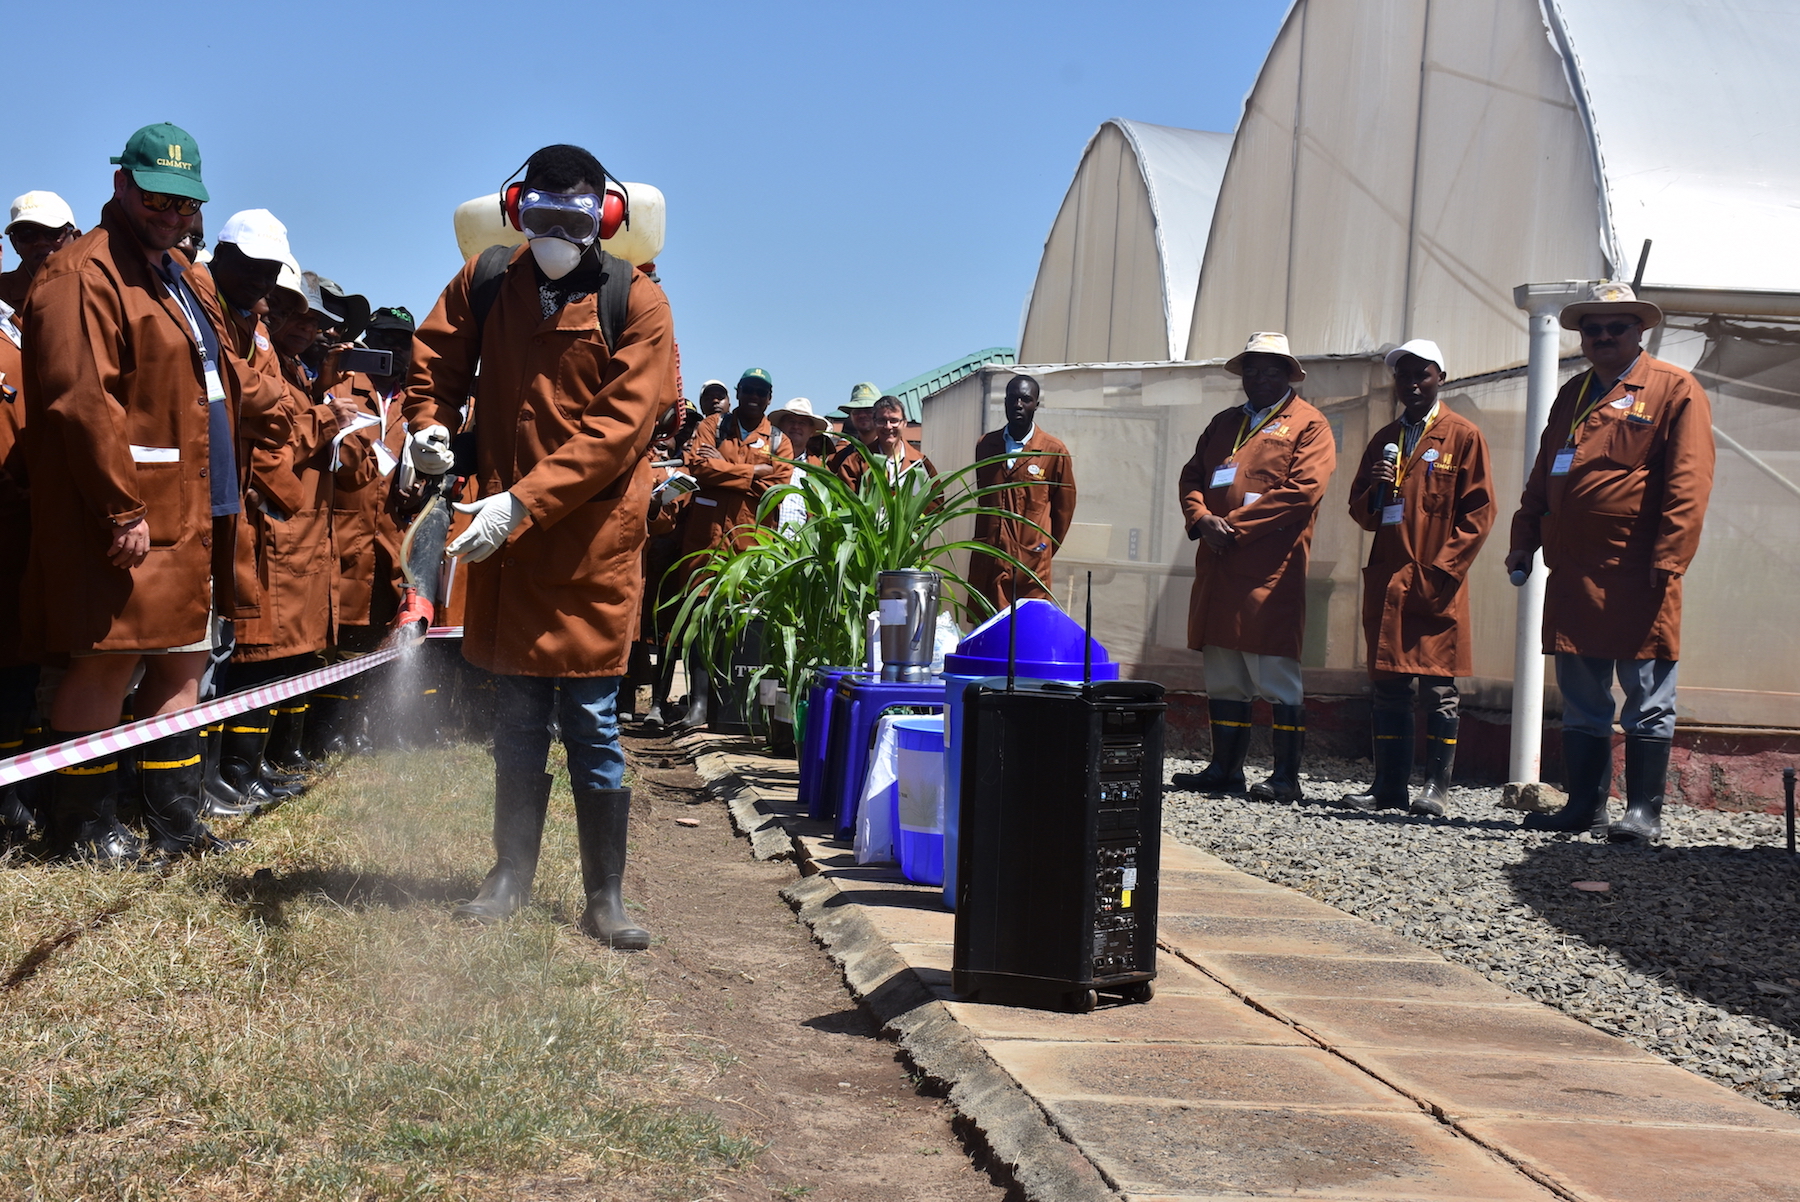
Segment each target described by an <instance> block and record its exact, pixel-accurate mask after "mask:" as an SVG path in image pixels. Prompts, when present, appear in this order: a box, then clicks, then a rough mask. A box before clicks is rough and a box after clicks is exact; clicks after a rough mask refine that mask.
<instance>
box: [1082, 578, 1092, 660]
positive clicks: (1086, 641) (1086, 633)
mask: <svg viewBox="0 0 1800 1202" xmlns="http://www.w3.org/2000/svg"><path fill="white" fill-rule="evenodd" d="M1081 683H1082V684H1084V685H1090V684H1093V683H1094V571H1093V569H1092V568H1089V569H1088V574H1087V617H1086V618H1085V619H1084V620H1083V621H1082V623H1081Z"/></svg>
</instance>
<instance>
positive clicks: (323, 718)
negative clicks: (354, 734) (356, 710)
mask: <svg viewBox="0 0 1800 1202" xmlns="http://www.w3.org/2000/svg"><path fill="white" fill-rule="evenodd" d="M339 687H340V686H337V685H327V686H326V687H325V688H323V689H321V690H319V691H318V692H317V693H313V694H311V695H310V697H309V699H308V702H307V705H308V709H307V714H306V730H305V734H304V736H303V740H302V743H301V746H302V747H303V748H304V749H305V751H306V758H307V759H309V760H311V761H313V762H314V763H315V764H316V763H322V762H324V761H325V760H328V759H331V758H332V757H334V756H340V755H343V754H344V753H345V752H346V751H348V750H349V749H350V740H349V737H348V735H347V733H346V731H345V721H344V719H345V716H346V714H347V713H348V708H347V707H348V703H349V700H350V698H349V696H348V695H347V694H344V693H341V692H338V691H337V689H338V688H339Z"/></svg>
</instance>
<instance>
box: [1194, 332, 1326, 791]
mask: <svg viewBox="0 0 1800 1202" xmlns="http://www.w3.org/2000/svg"><path fill="white" fill-rule="evenodd" d="M1225 368H1226V370H1227V371H1231V372H1234V373H1236V374H1237V375H1240V376H1242V377H1243V380H1244V398H1245V400H1244V404H1242V405H1236V406H1233V407H1232V408H1230V409H1226V410H1224V411H1223V412H1221V413H1220V414H1219V415H1218V416H1217V417H1215V418H1213V420H1212V422H1211V423H1210V424H1209V425H1208V426H1207V427H1206V430H1205V431H1204V432H1203V433H1202V434H1201V435H1200V441H1199V442H1198V443H1197V444H1196V445H1195V447H1194V457H1193V458H1192V459H1190V460H1189V461H1188V463H1187V466H1186V467H1184V468H1182V469H1181V483H1180V486H1179V487H1180V496H1181V510H1182V516H1183V517H1184V518H1185V520H1186V522H1187V530H1188V537H1189V538H1190V539H1193V540H1196V541H1198V542H1199V543H1200V544H1201V545H1200V548H1199V550H1198V551H1197V552H1196V554H1195V556H1194V590H1193V595H1192V596H1191V598H1190V599H1189V601H1188V646H1189V647H1192V648H1193V649H1195V650H1197V651H1199V652H1201V654H1202V655H1204V656H1205V657H1206V666H1205V670H1206V697H1207V709H1208V712H1209V716H1210V717H1211V719H1212V737H1213V759H1212V763H1211V764H1209V765H1208V766H1207V768H1206V770H1205V771H1204V772H1201V773H1198V774H1197V775H1194V776H1188V777H1186V778H1185V779H1183V778H1177V784H1176V787H1177V788H1193V789H1198V790H1201V791H1204V792H1236V791H1238V790H1241V789H1242V788H1243V787H1244V753H1245V751H1246V750H1247V749H1248V747H1249V743H1250V713H1251V709H1250V706H1251V700H1252V698H1253V697H1256V696H1261V697H1263V698H1265V699H1266V700H1267V701H1268V702H1269V703H1270V704H1271V705H1272V706H1273V707H1274V711H1275V712H1274V717H1275V723H1274V732H1273V735H1274V747H1275V770H1274V772H1273V773H1272V774H1271V775H1270V776H1269V779H1268V780H1267V781H1264V782H1261V783H1259V784H1258V785H1257V786H1256V787H1255V788H1254V789H1252V790H1250V796H1252V797H1254V798H1257V799H1258V800H1261V801H1289V802H1291V801H1299V800H1300V799H1301V790H1300V757H1301V754H1302V752H1303V751H1304V750H1305V745H1306V709H1305V705H1304V701H1305V698H1304V696H1303V695H1302V688H1301V681H1300V644H1301V641H1302V638H1303V636H1304V635H1305V631H1306V565H1307V562H1308V558H1309V556H1310V554H1311V551H1312V532H1313V523H1314V522H1315V521H1316V520H1317V518H1318V514H1319V502H1320V501H1321V500H1322V499H1323V498H1324V496H1325V485H1326V482H1327V481H1329V480H1330V479H1331V472H1332V469H1333V468H1334V467H1336V466H1337V447H1336V444H1335V443H1334V442H1333V439H1332V434H1331V426H1330V424H1329V423H1327V422H1326V420H1325V416H1324V414H1322V413H1320V412H1319V411H1318V410H1317V409H1315V408H1313V407H1312V406H1311V405H1309V404H1307V403H1306V402H1305V401H1303V400H1301V399H1300V397H1299V395H1298V394H1297V393H1295V391H1294V389H1293V385H1295V384H1298V383H1299V382H1300V381H1302V380H1304V379H1306V371H1305V369H1303V368H1302V367H1301V366H1300V361H1299V360H1298V359H1296V358H1294V356H1293V355H1292V354H1290V353H1289V351H1288V341H1287V336H1286V335H1285V334H1268V333H1264V334H1252V335H1251V336H1250V341H1249V344H1248V345H1247V346H1246V347H1245V348H1244V351H1243V353H1241V354H1239V355H1237V356H1236V357H1234V358H1233V359H1231V360H1230V361H1229V362H1227V363H1226V364H1225Z"/></svg>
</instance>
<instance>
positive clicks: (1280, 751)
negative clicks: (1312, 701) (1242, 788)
mask: <svg viewBox="0 0 1800 1202" xmlns="http://www.w3.org/2000/svg"><path fill="white" fill-rule="evenodd" d="M1270 734H1271V738H1272V740H1273V742H1274V744H1275V770H1274V771H1273V772H1271V773H1270V774H1269V779H1268V780H1265V781H1263V782H1262V783H1261V784H1257V785H1252V786H1251V787H1250V798H1251V800H1253V801H1283V802H1296V801H1305V800H1306V794H1305V793H1304V792H1303V791H1302V790H1301V788H1300V757H1301V755H1302V753H1304V752H1305V751H1306V707H1305V706H1303V705H1278V706H1276V707H1275V724H1274V729H1273V730H1272V731H1271V732H1270Z"/></svg>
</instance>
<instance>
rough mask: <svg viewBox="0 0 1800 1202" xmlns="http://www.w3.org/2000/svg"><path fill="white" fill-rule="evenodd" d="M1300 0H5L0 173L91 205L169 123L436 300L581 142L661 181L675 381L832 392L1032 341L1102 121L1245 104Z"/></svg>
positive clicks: (405, 293)
mask: <svg viewBox="0 0 1800 1202" xmlns="http://www.w3.org/2000/svg"><path fill="white" fill-rule="evenodd" d="M1286 8H1287V0H1230V2H1225V0H1190V2H1188V3H1114V4H1109V5H1095V4H1070V3H1060V2H1059V3H1043V4H1031V5H1027V4H999V3H994V4H984V3H979V2H976V3H960V4H959V3H937V2H932V0H927V2H922V3H909V4H903V5H902V4H861V5H823V4H777V5H758V4H711V3H663V4H660V5H617V6H615V5H607V4H594V5H579V6H560V5H552V6H550V7H548V8H545V9H537V8H535V6H533V5H530V4H504V5H503V4H493V3H482V4H474V3H462V2H460V0H459V2H455V3H439V4H405V3H382V2H379V0H374V2H365V3H360V4H346V3H337V2H335V0H325V2H314V3H308V4H305V5H286V6H274V5H254V6H252V5H224V4H211V3H192V4H185V5H152V6H146V5H143V4H131V5H125V4H103V5H96V4H82V3H64V4H60V5H55V6H51V5H33V6H26V5H13V6H11V7H10V9H9V11H8V13H7V15H6V16H5V18H3V19H0V20H3V22H4V23H3V25H0V28H3V29H4V35H5V42H6V46H7V55H6V58H7V89H6V90H7V107H8V110H9V113H8V120H7V123H6V124H7V129H8V137H7V143H8V145H9V147H10V148H11V151H12V152H11V153H10V154H9V155H8V156H6V166H5V167H4V168H0V199H10V198H11V197H13V196H16V195H18V194H19V193H21V192H24V191H27V190H29V189H33V188H47V189H50V190H52V191H55V192H59V193H61V194H62V195H63V196H64V197H65V198H66V199H67V200H68V201H69V202H70V203H71V204H72V205H73V206H74V208H75V211H76V214H77V218H78V220H79V221H80V222H81V223H82V224H83V225H84V227H85V226H86V225H87V224H89V223H91V222H92V221H93V220H94V219H95V218H96V217H97V215H98V213H99V209H100V205H101V204H102V203H103V202H104V200H105V199H106V197H107V196H108V195H109V194H110V186H111V185H110V172H111V168H110V167H109V166H108V165H107V156H109V155H113V154H117V153H118V152H119V151H120V150H121V149H122V148H123V146H124V143H125V139H126V138H127V137H128V136H129V135H130V133H131V131H132V130H133V129H135V128H137V127H138V126H140V125H145V124H148V123H150V122H153V121H173V122H175V123H176V124H178V125H182V126H184V127H186V128H187V129H188V130H189V131H191V132H192V133H193V134H194V136H195V138H196V139H197V140H198V142H199V144H200V149H201V153H202V155H203V157H204V168H205V177H206V182H207V186H208V187H209V189H210V190H211V192H212V195H213V203H212V204H211V205H209V206H208V216H209V221H208V224H209V227H210V228H212V229H217V228H218V226H219V225H221V224H223V222H224V219H225V217H226V216H228V215H229V214H230V213H231V212H233V211H236V210H238V209H243V208H267V209H270V210H272V211H273V212H274V213H275V214H276V215H277V216H278V217H280V218H281V219H282V220H283V221H284V222H286V223H287V225H288V227H289V233H290V237H291V238H292V241H293V245H294V250H295V253H296V255H297V256H298V258H299V259H300V262H301V264H302V265H303V266H305V267H308V268H311V269H313V270H317V271H319V272H321V273H323V274H325V275H328V276H331V277H333V278H335V279H337V280H339V281H341V282H342V283H344V284H345V285H347V286H348V287H350V288H351V289H352V290H354V291H360V292H364V293H366V294H367V295H368V297H369V298H370V300H371V302H372V303H374V304H376V305H383V304H404V305H407V306H409V307H411V308H412V309H413V311H414V312H415V313H417V314H418V315H420V316H421V317H423V315H424V313H425V312H426V311H427V310H428V309H429V308H430V306H431V305H432V303H433V302H434V301H435V300H436V298H437V294H438V292H439V291H440V290H441V289H442V287H443V285H444V283H445V282H446V281H447V280H448V279H449V278H450V276H451V275H452V274H453V273H454V272H455V271H456V269H457V267H458V265H459V256H458V252H457V249H456V242H455V239H454V237H453V235H452V231H451V223H450V215H451V211H452V210H453V209H454V208H455V206H456V205H457V204H459V203H460V202H462V201H464V200H467V199H469V198H471V197H474V196H478V195H481V194H483V193H487V192H491V191H493V190H494V189H495V188H496V187H497V186H498V185H499V183H500V182H501V180H503V179H504V178H505V177H506V175H507V173H508V172H510V171H511V170H512V169H513V168H514V167H515V166H517V165H518V163H519V162H520V161H521V160H522V159H524V157H525V156H526V155H527V154H529V153H530V152H531V151H532V150H534V149H536V148H537V147H538V146H540V145H543V144H545V143H549V142H557V141H569V142H576V143H580V144H582V145H585V146H587V147H588V148H589V149H591V150H593V151H594V152H595V153H597V154H598V155H599V156H600V159H601V161H602V162H604V163H605V164H606V165H607V167H608V168H610V169H611V170H612V171H613V172H615V173H616V174H617V175H619V176H621V177H622V178H624V179H627V180H639V181H643V182H646V183H651V184H655V185H656V186H657V187H659V188H661V189H662V190H663V192H664V193H665V194H666V195H667V197H668V205H669V240H668V244H667V247H666V248H665V250H664V253H663V255H662V256H661V258H660V259H659V261H658V267H659V270H660V273H661V275H662V278H663V283H664V286H665V287H666V288H667V289H668V292H669V295H670V299H671V302H672V303H673V305H674V310H675V321H676V330H677V334H678V336H679V338H680V341H681V347H682V360H683V368H684V374H685V377H686V380H687V385H688V393H689V395H690V396H693V395H696V394H697V393H698V390H699V382H700V381H701V380H703V379H705V378H707V377H709V376H718V377H721V378H725V379H727V380H731V379H735V377H736V374H737V373H738V372H739V371H741V370H742V369H743V368H745V367H748V366H761V367H766V368H767V369H768V370H769V371H770V372H771V373H772V374H773V376H774V378H775V391H776V395H777V397H778V398H779V399H781V400H785V399H787V398H789V397H792V396H797V395H798V396H808V397H810V398H812V399H813V401H814V403H815V405H817V406H821V407H824V408H829V407H831V406H834V405H836V404H837V403H839V402H840V401H841V400H843V399H845V398H846V397H848V395H849V391H850V387H851V385H853V384H855V383H856V382H857V381H859V380H872V381H874V382H875V383H876V384H878V385H880V386H881V387H883V388H888V387H891V386H892V385H894V384H897V383H899V382H900V381H902V380H904V379H906V378H908V377H910V376H914V375H917V374H919V373H921V372H924V371H927V370H930V369H931V368H934V367H936V366H938V365H939V364H942V363H945V362H948V361H950V360H952V359H955V358H958V357H960V356H962V355H964V354H967V353H968V352H970V351H974V350H978V349H980V348H983V347H988V346H996V345H1001V346H1011V345H1014V344H1015V341H1016V339H1017V337H1018V327H1019V316H1020V310H1021V306H1022V304H1023V302H1024V298H1025V295H1026V292H1027V291H1028V289H1029V288H1030V286H1031V280H1032V277H1033V275H1034V273H1035V272H1036V270H1037V262H1038V256H1039V254H1040V253H1041V251H1042V249H1043V241H1044V237H1045V235H1046V234H1047V233H1048V232H1049V228H1050V222H1051V220H1052V219H1053V218H1054V217H1055V215H1056V209H1057V206H1058V205H1059V204H1060V203H1061V201H1062V196H1063V192H1064V190H1065V189H1066V188H1067V187H1068V183H1069V179H1070V177H1071V176H1072V174H1073V172H1074V169H1075V166H1076V162H1077V160H1078V158H1079V156H1080V153H1081V148H1082V146H1083V145H1084V144H1085V143H1086V141H1087V139H1088V138H1089V137H1090V136H1091V135H1092V134H1093V132H1094V129H1095V128H1096V127H1097V126H1098V125H1099V123H1100V122H1101V121H1103V120H1105V119H1106V118H1108V117H1115V116H1117V117H1132V118H1136V119H1139V120H1144V121H1153V122H1157V123H1159V124H1164V125H1179V126H1186V127H1189V128H1195V129H1215V130H1229V129H1231V128H1232V127H1233V126H1234V125H1235V123H1236V121H1237V116H1238V112H1239V109H1240V107H1241V104H1242V100H1243V96H1244V93H1245V92H1246V91H1247V90H1248V89H1249V87H1250V85H1251V83H1252V82H1253V81H1254V80H1255V76H1256V71H1257V69H1258V67H1260V65H1261V63H1262V59H1263V56H1264V54H1265V53H1266V52H1267V49H1268V46H1269V44H1270V42H1271V41H1272V40H1273V38H1274V35H1275V31H1276V29H1277V27H1278V26H1279V23H1280V20H1281V17H1282V14H1283V13H1284V12H1285V11H1286ZM540 16H541V20H540V19H539V18H540ZM572 16H579V17H581V18H583V19H584V20H585V21H586V22H587V23H586V24H575V23H572V22H571V21H570V20H568V19H567V18H568V17H572ZM152 43H154V44H156V45H158V46H159V47H160V49H158V50H154V51H153V50H150V49H149V46H150V45H151V44H152ZM7 254H8V266H11V265H12V260H11V249H10V247H9V248H8V250H7Z"/></svg>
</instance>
